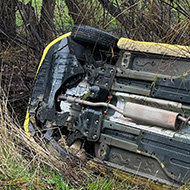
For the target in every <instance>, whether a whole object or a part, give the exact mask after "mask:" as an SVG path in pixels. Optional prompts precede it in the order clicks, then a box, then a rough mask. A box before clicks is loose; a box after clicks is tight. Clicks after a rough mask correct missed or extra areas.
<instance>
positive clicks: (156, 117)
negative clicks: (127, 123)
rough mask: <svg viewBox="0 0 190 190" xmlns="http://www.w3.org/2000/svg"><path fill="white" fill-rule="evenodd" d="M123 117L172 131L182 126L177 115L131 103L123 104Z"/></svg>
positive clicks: (179, 115)
mask: <svg viewBox="0 0 190 190" xmlns="http://www.w3.org/2000/svg"><path fill="white" fill-rule="evenodd" d="M123 115H124V117H129V118H131V119H133V120H137V121H140V122H143V123H147V124H150V125H155V126H159V127H162V128H166V129H172V130H179V129H180V128H181V124H182V121H181V119H180V117H181V114H179V113H176V112H172V111H167V110H163V109H158V108H154V107H149V106H144V105H140V104H135V103H131V102H127V103H125V107H124V110H123Z"/></svg>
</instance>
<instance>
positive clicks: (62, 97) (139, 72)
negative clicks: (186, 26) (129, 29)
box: [24, 25, 190, 186]
mask: <svg viewBox="0 0 190 190" xmlns="http://www.w3.org/2000/svg"><path fill="white" fill-rule="evenodd" d="M189 72H190V48H189V47H186V46H177V45H169V44H161V43H152V42H150V43H149V42H138V41H133V40H130V39H126V38H120V39H117V38H116V37H114V36H113V35H111V34H109V33H106V32H104V31H101V30H98V29H95V28H92V27H89V26H81V25H75V26H74V27H73V29H72V32H71V33H67V34H65V35H63V36H61V37H59V38H57V39H56V40H54V41H53V42H52V43H50V44H49V45H48V46H47V47H46V49H45V50H44V54H43V56H42V60H41V62H40V65H39V69H38V73H37V76H36V82H35V85H34V88H33V92H32V95H31V99H30V105H29V110H28V112H27V116H26V120H25V124H24V127H25V130H26V132H27V133H28V134H29V135H30V136H36V134H38V133H39V132H40V133H41V135H43V137H44V138H45V139H46V140H47V141H49V142H51V143H52V146H54V148H55V149H57V150H58V151H59V152H60V153H61V154H63V155H67V154H69V153H68V150H67V149H66V148H65V147H64V146H63V145H61V143H59V142H60V139H62V137H64V139H65V141H66V145H67V146H68V147H71V146H73V145H74V144H77V146H76V147H77V148H78V151H80V150H82V149H83V150H85V152H86V155H88V156H87V159H89V160H91V159H93V158H96V162H99V163H101V164H103V165H106V166H108V167H110V168H117V169H120V170H122V171H124V172H129V173H131V174H135V175H138V176H142V177H145V178H150V179H153V180H155V181H159V182H161V183H165V184H169V185H173V186H178V185H180V184H182V183H186V182H188V181H189V180H190V125H189V124H190V122H189V119H190V117H189V116H190V74H189Z"/></svg>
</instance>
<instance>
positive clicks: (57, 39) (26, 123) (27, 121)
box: [24, 32, 71, 137]
mask: <svg viewBox="0 0 190 190" xmlns="http://www.w3.org/2000/svg"><path fill="white" fill-rule="evenodd" d="M70 35H71V32H68V33H66V34H64V35H62V36H60V37H58V38H56V39H55V40H53V41H52V42H51V43H49V44H48V45H47V46H46V48H45V49H44V51H43V55H42V58H41V60H40V64H39V66H38V69H37V72H36V76H35V78H36V77H37V74H38V72H39V70H40V67H41V66H42V63H43V61H44V59H45V57H46V55H47V53H48V51H49V49H50V48H51V46H53V45H54V44H55V43H57V42H58V41H60V40H62V39H63V38H66V37H68V36H70ZM30 101H31V99H29V102H28V104H30ZM29 119H30V118H29V106H28V107H27V112H26V117H25V121H24V130H25V132H26V134H27V135H28V136H29V137H30V136H31V134H30V131H29Z"/></svg>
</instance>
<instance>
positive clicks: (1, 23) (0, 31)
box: [0, 0, 16, 42]
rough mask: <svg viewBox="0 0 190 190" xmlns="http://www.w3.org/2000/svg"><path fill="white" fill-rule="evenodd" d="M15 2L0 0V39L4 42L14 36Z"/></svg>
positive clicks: (12, 0)
mask: <svg viewBox="0 0 190 190" xmlns="http://www.w3.org/2000/svg"><path fill="white" fill-rule="evenodd" d="M15 13H16V2H15V1H14V0H1V3H0V41H1V42H6V40H7V39H8V38H9V37H11V38H14V37H15V36H16V15H15Z"/></svg>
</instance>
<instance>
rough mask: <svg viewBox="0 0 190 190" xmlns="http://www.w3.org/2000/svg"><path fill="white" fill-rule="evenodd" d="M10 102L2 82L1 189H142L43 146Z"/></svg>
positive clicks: (0, 88)
mask: <svg viewBox="0 0 190 190" xmlns="http://www.w3.org/2000/svg"><path fill="white" fill-rule="evenodd" d="M1 75H2V72H0V81H1ZM0 84H1V82H0ZM8 106H10V105H9V101H8V95H7V94H6V93H5V91H4V89H3V88H2V86H0V189H7V190H11V189H39V190H41V189H44V190H45V189H56V190H59V189H62V190H70V189H91V190H99V189H102V190H112V189H133V190H135V189H139V188H138V187H137V186H134V185H133V186H132V185H130V184H128V183H125V182H122V181H119V180H118V179H116V178H115V177H110V176H108V177H101V176H100V175H96V174H93V173H92V172H89V171H88V170H87V169H86V167H85V165H83V167H81V165H80V162H77V163H75V162H73V161H71V160H69V159H66V158H61V157H59V155H58V154H55V152H52V151H51V149H48V148H47V146H46V144H45V143H43V142H41V146H40V145H39V144H38V143H36V142H35V141H34V140H33V139H31V138H30V137H28V136H27V135H26V134H25V132H24V130H23V129H22V127H21V126H20V125H19V124H18V123H17V121H16V120H15V119H14V118H13V117H12V115H11V113H10V112H9V109H8Z"/></svg>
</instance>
